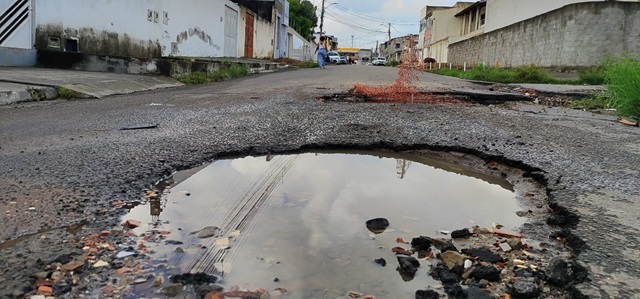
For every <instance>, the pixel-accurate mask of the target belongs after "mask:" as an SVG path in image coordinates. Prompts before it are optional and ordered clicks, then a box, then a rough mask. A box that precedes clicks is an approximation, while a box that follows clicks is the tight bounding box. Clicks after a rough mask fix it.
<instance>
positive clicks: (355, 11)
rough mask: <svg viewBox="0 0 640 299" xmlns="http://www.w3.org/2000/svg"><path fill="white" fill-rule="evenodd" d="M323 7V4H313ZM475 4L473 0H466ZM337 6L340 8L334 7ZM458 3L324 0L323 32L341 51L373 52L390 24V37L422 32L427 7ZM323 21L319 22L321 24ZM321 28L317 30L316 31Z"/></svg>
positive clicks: (446, 0)
mask: <svg viewBox="0 0 640 299" xmlns="http://www.w3.org/2000/svg"><path fill="white" fill-rule="evenodd" d="M310 1H311V2H312V3H314V4H315V5H316V6H317V7H318V19H320V7H321V5H322V0H310ZM467 1H469V2H474V0H467ZM334 2H337V4H331V3H334ZM456 2H457V1H455V0H325V7H326V11H325V16H324V28H323V30H324V31H325V32H326V33H327V35H333V36H337V37H338V42H339V46H340V47H351V46H352V35H353V47H356V48H367V49H368V48H374V47H375V46H376V41H380V42H381V43H382V42H384V41H386V40H387V38H388V31H389V23H391V37H397V36H403V35H407V34H410V33H413V34H418V31H419V30H420V10H421V9H422V8H424V7H425V6H426V5H433V6H453V4H455V3H456ZM319 23H320V20H318V24H319ZM317 30H319V28H316V31H317Z"/></svg>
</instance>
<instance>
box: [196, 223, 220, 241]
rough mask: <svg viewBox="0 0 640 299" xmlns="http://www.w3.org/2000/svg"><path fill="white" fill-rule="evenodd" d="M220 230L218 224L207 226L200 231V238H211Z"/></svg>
mask: <svg viewBox="0 0 640 299" xmlns="http://www.w3.org/2000/svg"><path fill="white" fill-rule="evenodd" d="M217 232H218V227H216V226H207V227H205V228H203V229H201V230H200V231H198V238H201V239H206V238H211V237H213V236H215V235H216V233H217Z"/></svg>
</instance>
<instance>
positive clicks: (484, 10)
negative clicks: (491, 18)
mask: <svg viewBox="0 0 640 299" xmlns="http://www.w3.org/2000/svg"><path fill="white" fill-rule="evenodd" d="M486 15H487V7H486V6H485V7H483V8H481V9H480V26H482V25H484V22H485V21H486Z"/></svg>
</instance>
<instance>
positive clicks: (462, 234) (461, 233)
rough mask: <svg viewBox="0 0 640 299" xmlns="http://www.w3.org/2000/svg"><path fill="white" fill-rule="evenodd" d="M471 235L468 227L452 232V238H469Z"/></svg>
mask: <svg viewBox="0 0 640 299" xmlns="http://www.w3.org/2000/svg"><path fill="white" fill-rule="evenodd" d="M469 237H471V232H469V229H466V228H463V229H460V230H454V231H452V232H451V238H453V239H467V238H469Z"/></svg>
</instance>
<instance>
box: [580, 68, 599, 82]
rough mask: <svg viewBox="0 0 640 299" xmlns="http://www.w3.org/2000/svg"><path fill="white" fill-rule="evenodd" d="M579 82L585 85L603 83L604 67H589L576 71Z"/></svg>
mask: <svg viewBox="0 0 640 299" xmlns="http://www.w3.org/2000/svg"><path fill="white" fill-rule="evenodd" d="M578 78H580V80H579V82H580V83H582V84H587V85H604V67H603V66H598V67H590V68H587V69H583V70H581V71H579V72H578Z"/></svg>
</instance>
